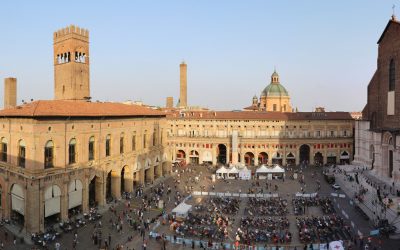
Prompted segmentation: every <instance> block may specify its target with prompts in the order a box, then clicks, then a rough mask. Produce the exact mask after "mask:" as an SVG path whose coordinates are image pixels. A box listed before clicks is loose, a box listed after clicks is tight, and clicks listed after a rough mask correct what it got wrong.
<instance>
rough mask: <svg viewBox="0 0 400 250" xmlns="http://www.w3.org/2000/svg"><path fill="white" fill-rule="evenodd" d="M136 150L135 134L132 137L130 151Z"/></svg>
mask: <svg viewBox="0 0 400 250" xmlns="http://www.w3.org/2000/svg"><path fill="white" fill-rule="evenodd" d="M135 150H136V134H133V135H132V151H135Z"/></svg>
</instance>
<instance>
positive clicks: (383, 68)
mask: <svg viewBox="0 0 400 250" xmlns="http://www.w3.org/2000/svg"><path fill="white" fill-rule="evenodd" d="M367 91H368V100H367V104H366V106H365V108H364V110H363V119H362V120H360V121H357V122H356V125H355V145H356V150H355V153H356V154H355V156H354V163H357V164H360V165H363V166H367V167H368V168H369V169H372V171H374V172H375V174H376V175H377V176H379V177H380V178H381V179H383V180H385V181H387V182H388V183H393V182H396V181H399V180H400V22H399V21H397V20H396V18H395V17H394V16H392V19H391V20H389V22H388V24H387V25H386V28H385V29H384V31H383V33H382V35H381V37H380V38H379V40H378V60H377V69H376V71H375V73H374V75H373V76H372V79H371V81H370V83H369V84H368V89H367Z"/></svg>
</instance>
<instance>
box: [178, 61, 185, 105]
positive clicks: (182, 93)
mask: <svg viewBox="0 0 400 250" xmlns="http://www.w3.org/2000/svg"><path fill="white" fill-rule="evenodd" d="M179 68H180V95H179V101H180V102H179V103H180V105H179V107H180V108H186V107H187V65H186V63H185V62H184V61H183V62H182V63H181V64H180V65H179Z"/></svg>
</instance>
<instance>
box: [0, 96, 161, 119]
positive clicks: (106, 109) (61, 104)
mask: <svg viewBox="0 0 400 250" xmlns="http://www.w3.org/2000/svg"><path fill="white" fill-rule="evenodd" d="M66 116H72V117H102V116H114V117H116V116H165V113H162V112H160V111H157V110H153V109H150V108H146V107H143V106H138V105H128V104H122V103H111V102H83V101H63V100H43V101H42V100H41V101H34V102H31V103H27V104H23V105H19V106H16V107H14V108H10V109H3V110H0V117H66Z"/></svg>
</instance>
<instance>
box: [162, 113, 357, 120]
mask: <svg viewBox="0 0 400 250" xmlns="http://www.w3.org/2000/svg"><path fill="white" fill-rule="evenodd" d="M167 118H169V119H210V120H212V119H215V120H227V119H230V120H234V119H238V120H246V119H248V120H353V118H352V117H351V115H350V113H349V112H294V113H282V112H265V111H254V112H249V111H207V112H200V111H198V112H190V111H188V112H183V113H182V114H180V113H179V112H171V113H167Z"/></svg>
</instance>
